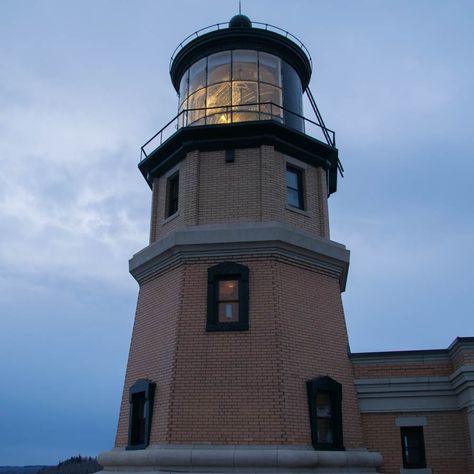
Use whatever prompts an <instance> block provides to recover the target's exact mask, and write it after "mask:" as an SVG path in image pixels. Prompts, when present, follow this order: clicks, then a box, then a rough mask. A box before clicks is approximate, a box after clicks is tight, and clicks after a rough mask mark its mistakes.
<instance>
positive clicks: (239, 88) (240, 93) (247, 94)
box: [232, 81, 258, 110]
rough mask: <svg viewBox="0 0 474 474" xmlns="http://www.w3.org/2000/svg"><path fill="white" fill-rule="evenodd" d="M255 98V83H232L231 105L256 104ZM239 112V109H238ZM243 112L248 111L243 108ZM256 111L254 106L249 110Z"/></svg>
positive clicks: (256, 98)
mask: <svg viewBox="0 0 474 474" xmlns="http://www.w3.org/2000/svg"><path fill="white" fill-rule="evenodd" d="M257 102H258V97H257V83H256V82H247V81H233V82H232V105H241V104H256V103H257ZM239 110H240V108H239ZM245 110H250V109H248V108H245ZM251 110H256V105H255V106H254V107H253V108H251Z"/></svg>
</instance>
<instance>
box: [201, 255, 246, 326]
mask: <svg viewBox="0 0 474 474" xmlns="http://www.w3.org/2000/svg"><path fill="white" fill-rule="evenodd" d="M248 274H249V270H248V268H247V267H246V266H244V265H239V264H238V263H233V262H224V263H220V264H219V265H216V266H214V267H211V268H209V269H208V297H207V326H206V329H207V330H208V331H245V330H247V329H248V327H249V326H248V311H249V309H248V307H249V296H248V295H249V283H248V282H249V279H248Z"/></svg>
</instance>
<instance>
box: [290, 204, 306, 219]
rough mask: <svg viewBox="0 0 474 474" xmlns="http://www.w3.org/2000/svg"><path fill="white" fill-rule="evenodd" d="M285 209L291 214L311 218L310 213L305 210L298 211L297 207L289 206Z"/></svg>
mask: <svg viewBox="0 0 474 474" xmlns="http://www.w3.org/2000/svg"><path fill="white" fill-rule="evenodd" d="M285 209H286V210H287V211H290V212H295V213H296V214H299V215H301V216H304V217H311V215H310V213H309V212H308V211H305V210H304V209H298V208H297V207H293V206H290V205H289V204H287V205H286V206H285Z"/></svg>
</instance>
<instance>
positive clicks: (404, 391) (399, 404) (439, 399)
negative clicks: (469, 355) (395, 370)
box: [354, 366, 474, 413]
mask: <svg viewBox="0 0 474 474" xmlns="http://www.w3.org/2000/svg"><path fill="white" fill-rule="evenodd" d="M354 383H355V386H356V389H357V396H358V399H359V407H360V411H361V412H362V413H371V412H375V413H376V412H401V411H403V412H410V411H445V410H461V409H464V408H468V409H470V408H471V407H473V406H474V366H463V367H460V368H459V369H458V370H456V371H455V372H454V373H453V374H451V375H450V376H445V377H397V378H395V377H392V378H379V379H357V380H355V381H354Z"/></svg>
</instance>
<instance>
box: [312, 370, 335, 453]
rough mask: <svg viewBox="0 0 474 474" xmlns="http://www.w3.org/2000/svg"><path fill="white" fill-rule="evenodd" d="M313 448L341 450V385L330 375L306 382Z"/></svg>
mask: <svg viewBox="0 0 474 474" xmlns="http://www.w3.org/2000/svg"><path fill="white" fill-rule="evenodd" d="M306 387H307V390H308V402H309V416H310V423H311V439H312V442H313V447H314V449H328V450H330V449H333V450H343V449H344V444H343V439H342V410H341V402H342V385H341V384H340V383H338V382H336V381H335V380H334V379H332V378H331V377H327V376H325V377H318V378H315V379H312V380H308V381H307V382H306Z"/></svg>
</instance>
